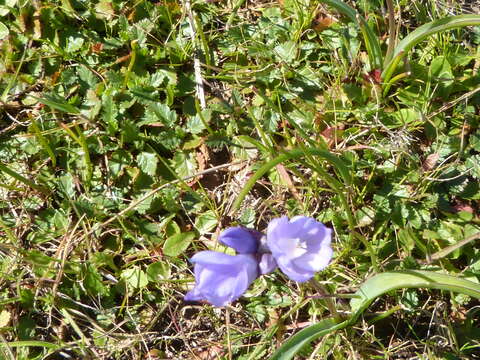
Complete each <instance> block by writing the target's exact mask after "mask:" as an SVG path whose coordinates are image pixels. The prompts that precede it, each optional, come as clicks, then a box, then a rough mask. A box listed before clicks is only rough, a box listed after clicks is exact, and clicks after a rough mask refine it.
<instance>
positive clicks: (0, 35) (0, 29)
mask: <svg viewBox="0 0 480 360" xmlns="http://www.w3.org/2000/svg"><path fill="white" fill-rule="evenodd" d="M8 34H9V31H8V27H7V26H6V25H5V24H4V23H2V22H0V40H3V39H5V38H6V37H7V36H8Z"/></svg>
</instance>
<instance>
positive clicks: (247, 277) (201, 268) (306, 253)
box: [185, 216, 333, 306]
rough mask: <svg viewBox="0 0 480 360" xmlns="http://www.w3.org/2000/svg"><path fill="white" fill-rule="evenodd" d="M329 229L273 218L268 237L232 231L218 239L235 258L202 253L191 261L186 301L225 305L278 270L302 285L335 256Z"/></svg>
mask: <svg viewBox="0 0 480 360" xmlns="http://www.w3.org/2000/svg"><path fill="white" fill-rule="evenodd" d="M331 233H332V230H331V229H329V228H327V227H325V225H323V224H322V223H320V222H318V221H316V220H315V219H313V218H310V217H306V216H295V217H293V218H292V219H290V220H289V219H288V217H286V216H283V217H280V218H277V219H273V220H272V221H271V222H270V223H269V224H268V227H267V233H266V235H264V234H262V233H261V232H258V231H256V230H250V229H245V228H243V227H231V228H228V229H226V230H225V231H223V232H222V233H221V234H220V237H219V239H218V240H219V241H220V242H221V243H222V244H224V245H226V246H229V247H231V248H233V249H234V250H235V251H236V252H237V255H228V254H224V253H219V252H215V251H201V252H199V253H198V254H196V255H194V256H193V257H192V258H191V262H192V263H194V264H195V266H194V273H195V287H194V288H193V289H192V290H191V291H189V292H188V293H187V294H186V295H185V300H186V301H199V300H206V301H208V302H209V303H211V304H212V305H214V306H224V305H226V304H228V303H230V302H232V301H234V300H236V299H238V298H239V297H240V296H241V295H242V294H243V293H244V292H245V291H246V290H247V289H248V287H249V286H250V284H251V283H252V282H253V281H254V280H255V279H256V278H257V277H259V276H260V275H263V274H267V273H269V272H271V271H273V270H275V269H276V268H277V266H278V267H279V268H280V270H282V272H283V273H284V274H285V275H287V276H288V277H289V278H290V279H292V280H294V281H298V282H304V281H307V280H309V279H311V278H312V277H313V275H314V274H315V272H317V271H320V270H322V269H324V268H325V267H326V266H327V265H328V263H329V262H330V260H331V259H332V256H333V251H332V248H331V245H330V243H331Z"/></svg>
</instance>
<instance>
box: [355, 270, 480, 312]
mask: <svg viewBox="0 0 480 360" xmlns="http://www.w3.org/2000/svg"><path fill="white" fill-rule="evenodd" d="M406 288H429V289H439V290H447V291H453V292H457V293H461V294H465V295H469V296H472V297H475V298H477V299H480V285H479V284H477V283H474V282H472V281H469V280H465V279H462V278H459V277H456V276H452V275H447V274H442V273H437V272H433V271H424V270H406V271H392V272H385V273H382V274H378V275H376V276H374V277H372V278H370V279H368V280H367V281H365V282H364V283H363V285H362V286H361V287H360V289H358V291H357V292H356V293H355V295H357V297H355V298H353V299H352V300H350V306H351V308H352V311H353V313H354V315H353V317H352V321H356V319H357V318H358V316H360V314H361V313H362V312H363V311H364V310H365V309H366V308H367V307H368V306H369V305H370V304H371V303H372V301H373V300H375V299H376V298H377V297H379V296H381V295H383V294H385V293H387V292H389V291H392V290H398V289H406Z"/></svg>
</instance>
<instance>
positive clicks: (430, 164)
mask: <svg viewBox="0 0 480 360" xmlns="http://www.w3.org/2000/svg"><path fill="white" fill-rule="evenodd" d="M439 158H440V155H439V154H438V153H433V154H430V155H428V156H427V158H426V159H425V161H424V162H423V164H422V168H423V170H424V171H430V170H432V169H433V168H434V167H435V165H436V164H437V161H438V159H439Z"/></svg>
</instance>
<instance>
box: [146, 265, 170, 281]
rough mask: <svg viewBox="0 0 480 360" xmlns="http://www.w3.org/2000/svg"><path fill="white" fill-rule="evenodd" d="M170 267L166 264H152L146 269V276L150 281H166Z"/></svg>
mask: <svg viewBox="0 0 480 360" xmlns="http://www.w3.org/2000/svg"><path fill="white" fill-rule="evenodd" d="M171 272H172V271H171V267H170V264H169V263H168V262H161V261H158V262H154V263H153V264H150V265H148V267H147V276H148V279H149V280H150V281H158V280H167V279H169V278H170V274H171Z"/></svg>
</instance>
